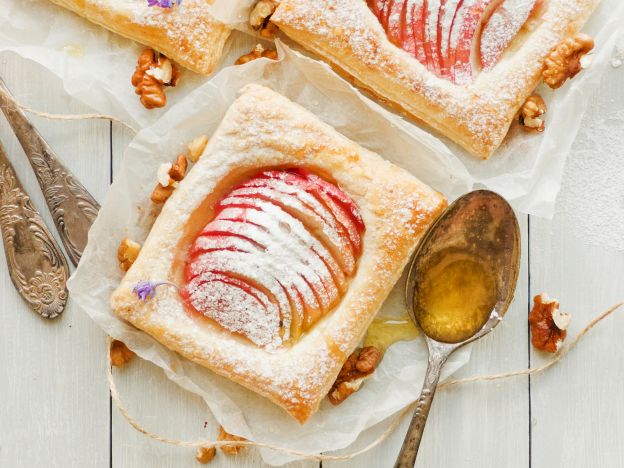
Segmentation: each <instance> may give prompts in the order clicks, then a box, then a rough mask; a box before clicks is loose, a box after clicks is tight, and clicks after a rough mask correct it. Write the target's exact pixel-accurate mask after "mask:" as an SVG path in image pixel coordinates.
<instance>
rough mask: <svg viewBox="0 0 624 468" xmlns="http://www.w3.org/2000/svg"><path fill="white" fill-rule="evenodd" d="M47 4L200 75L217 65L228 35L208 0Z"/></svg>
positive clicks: (78, 0) (58, 0) (57, 0)
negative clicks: (170, 3)
mask: <svg viewBox="0 0 624 468" xmlns="http://www.w3.org/2000/svg"><path fill="white" fill-rule="evenodd" d="M50 1H52V2H53V3H56V4H57V5H60V6H62V7H65V8H67V9H69V10H71V11H73V12H74V13H77V14H78V15H80V16H82V17H84V18H86V19H88V20H89V21H92V22H93V23H96V24H98V25H100V26H103V27H104V28H106V29H109V30H110V31H113V32H114V33H117V34H119V35H121V36H124V37H127V38H128V39H132V40H134V41H136V42H138V43H140V44H143V45H145V46H148V47H151V48H152V49H154V50H156V51H158V52H160V53H162V54H164V55H166V56H167V57H168V58H170V59H172V60H173V61H175V62H176V63H179V64H180V65H182V66H183V67H185V68H188V69H189V70H192V71H194V72H196V73H201V74H204V75H207V74H210V73H212V72H213V71H214V70H215V68H216V67H217V66H218V65H219V61H220V59H221V56H222V54H223V49H224V46H225V42H226V41H227V39H228V37H229V35H230V32H231V29H230V28H229V27H228V26H226V25H224V24H223V23H221V22H219V21H217V20H215V19H214V18H213V17H212V16H211V15H210V12H209V6H210V4H211V3H212V1H209V0H184V1H183V2H182V3H181V4H180V5H177V6H174V7H172V8H160V7H150V6H148V4H147V1H146V0H106V1H102V0H50Z"/></svg>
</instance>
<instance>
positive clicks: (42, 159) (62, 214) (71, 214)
mask: <svg viewBox="0 0 624 468" xmlns="http://www.w3.org/2000/svg"><path fill="white" fill-rule="evenodd" d="M10 96H11V93H10V92H9V89H8V88H7V87H6V85H5V84H4V82H3V81H2V79H1V78H0V109H1V110H2V112H4V115H5V117H6V119H7V120H8V121H9V124H10V125H11V127H12V128H13V131H14V132H15V135H16V136H17V139H18V140H19V142H20V144H21V145H22V148H24V152H25V153H26V156H27V157H28V160H29V161H30V165H31V166H32V168H33V170H34V171H35V175H36V176H37V181H38V182H39V185H40V186H41V190H42V191H43V196H44V197H45V200H46V203H47V204H48V208H49V210H50V214H51V215H52V220H53V221H54V224H55V225H56V230H57V231H58V233H59V236H60V237H61V241H62V242H63V245H64V246H65V251H66V252H67V255H68V256H69V259H70V260H71V262H72V263H73V264H74V266H76V265H78V262H79V261H80V257H81V256H82V251H83V250H84V248H85V246H86V244H87V234H88V232H89V228H90V227H91V225H92V224H93V221H94V220H95V217H96V216H97V213H98V210H99V209H100V205H98V203H97V202H96V201H95V199H94V198H93V197H92V196H91V194H90V193H89V192H88V191H87V189H85V188H84V187H83V185H82V184H81V183H80V182H79V181H78V179H76V177H74V175H73V174H72V173H71V171H70V170H69V169H67V168H66V167H65V166H64V165H63V164H62V163H61V162H60V161H59V160H58V158H57V157H56V155H55V154H54V151H52V148H50V146H49V145H48V144H47V143H46V141H45V140H44V139H43V137H42V136H41V135H40V134H39V132H38V131H37V130H36V129H35V127H33V126H32V124H31V123H30V122H29V121H28V119H27V118H26V116H25V115H24V113H23V112H22V110H21V109H20V108H19V107H17V106H16V105H15V102H14V101H13V100H12V99H11V97H10Z"/></svg>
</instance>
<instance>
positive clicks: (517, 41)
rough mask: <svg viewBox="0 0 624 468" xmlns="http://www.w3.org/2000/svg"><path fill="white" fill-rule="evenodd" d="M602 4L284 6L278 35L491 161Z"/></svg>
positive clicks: (447, 0) (298, 2)
mask: <svg viewBox="0 0 624 468" xmlns="http://www.w3.org/2000/svg"><path fill="white" fill-rule="evenodd" d="M598 2H599V0H281V3H280V5H279V6H278V8H277V10H276V11H275V13H274V14H273V16H272V17H271V20H272V21H273V22H274V23H276V24H277V25H278V26H279V28H280V29H281V30H282V31H284V32H285V33H286V34H287V35H288V36H290V37H291V38H292V39H294V40H295V41H297V42H299V43H300V44H301V45H303V46H304V47H307V48H309V49H311V50H312V51H314V52H316V53H317V54H319V55H320V56H321V57H323V58H324V59H325V60H327V61H328V62H330V63H331V64H333V65H334V66H335V67H336V68H337V69H338V70H339V71H341V72H343V73H345V74H346V75H347V76H349V77H351V78H352V79H353V80H354V81H355V82H356V83H357V84H359V85H360V86H362V87H363V88H365V89H367V90H368V91H370V92H371V93H372V94H374V95H376V96H377V97H379V98H381V99H382V100H385V101H387V102H388V103H389V104H390V105H392V106H393V107H395V108H398V109H400V110H401V111H402V112H404V113H407V114H408V115H410V116H412V117H415V118H417V119H420V120H422V121H424V122H425V123H427V124H429V125H430V126H432V127H433V128H435V129H436V130H438V131H439V132H441V133H442V134H443V135H445V136H447V137H448V138H450V139H452V140H454V141H455V142H456V143H458V144H460V145H461V146H463V147H464V148H465V149H466V150H468V151H469V152H471V153H473V154H474V155H476V156H478V157H480V158H483V159H487V158H489V157H490V156H491V155H492V153H493V152H494V151H495V150H496V149H497V148H498V147H499V146H500V144H501V142H502V141H503V138H504V137H505V135H506V134H507V131H508V129H509V126H510V124H511V122H512V120H513V118H514V116H515V114H516V113H517V112H518V110H519V109H520V107H521V105H522V104H523V103H524V101H525V100H526V98H527V97H528V96H529V95H530V94H531V92H532V90H533V89H534V88H535V87H536V86H537V84H538V83H539V81H540V79H541V71H542V68H543V63H544V60H545V58H546V57H547V56H548V54H549V53H550V51H551V50H552V49H553V48H554V47H556V46H557V45H558V44H559V43H560V42H561V41H562V40H564V39H566V38H568V37H569V36H571V35H573V34H575V33H576V32H578V30H579V29H580V28H581V26H582V25H583V23H584V22H585V21H586V20H587V19H588V17H589V16H590V14H591V13H592V11H593V9H594V8H595V6H596V5H597V4H598Z"/></svg>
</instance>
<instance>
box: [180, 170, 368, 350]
mask: <svg viewBox="0 0 624 468" xmlns="http://www.w3.org/2000/svg"><path fill="white" fill-rule="evenodd" d="M363 232H364V223H363V221H362V217H361V216H360V212H359V209H358V207H357V206H356V205H355V203H354V202H353V201H352V200H351V198H350V197H349V196H348V195H347V194H346V193H345V192H343V191H342V190H341V189H340V188H338V187H337V186H336V185H334V184H332V183H330V182H328V181H326V180H325V179H323V178H321V177H319V176H317V175H315V174H313V173H311V172H309V171H307V170H304V169H292V170H268V171H264V172H261V173H260V174H258V175H256V176H254V177H252V178H250V179H248V180H247V181H245V182H243V183H241V184H239V185H237V186H235V187H234V188H233V189H232V190H230V191H229V192H228V193H227V194H226V195H225V196H224V197H223V198H222V199H221V200H220V201H219V202H218V204H217V207H216V215H215V217H214V218H213V219H212V220H211V221H210V222H209V223H208V224H207V225H206V226H205V227H204V228H203V230H202V231H201V232H200V233H199V235H198V236H197V238H196V239H195V241H194V242H193V244H192V245H191V247H190V250H189V253H188V259H187V264H186V269H185V281H186V284H185V286H184V288H183V289H182V292H181V294H182V295H183V297H184V299H185V301H186V302H187V304H189V306H190V307H191V308H192V309H194V311H195V312H197V313H198V314H200V315H201V316H203V317H207V318H209V319H212V320H214V321H216V322H217V323H218V324H219V325H221V326H222V327H223V328H225V329H227V330H229V331H230V332H233V333H237V334H239V335H242V336H244V337H245V338H247V339H249V340H250V341H251V342H253V343H254V344H256V345H258V346H262V347H276V346H279V345H280V344H282V343H284V342H288V341H289V340H294V339H297V338H298V337H299V336H300V335H301V334H302V333H303V332H305V331H306V330H307V329H309V328H310V327H311V326H312V325H313V324H314V323H316V322H317V321H318V320H319V319H320V318H321V317H322V316H324V315H325V314H327V313H328V312H329V311H331V310H332V309H333V308H334V307H335V306H336V305H337V304H338V302H339V301H340V299H341V297H342V296H343V294H344V293H345V292H346V289H347V281H348V279H349V278H350V277H351V276H353V275H354V274H355V269H356V263H357V260H358V258H359V256H360V254H361V251H362V234H363Z"/></svg>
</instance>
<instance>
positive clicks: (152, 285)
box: [132, 280, 177, 302]
mask: <svg viewBox="0 0 624 468" xmlns="http://www.w3.org/2000/svg"><path fill="white" fill-rule="evenodd" d="M163 284H168V285H170V286H173V287H174V288H177V286H176V285H175V284H173V283H170V282H169V281H145V280H141V281H138V282H137V283H136V284H135V285H134V287H133V288H132V292H133V293H134V294H136V295H137V297H138V298H139V299H140V300H142V301H143V302H147V301H148V300H150V299H152V298H153V297H154V296H155V295H156V288H157V287H158V286H162V285H163Z"/></svg>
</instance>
